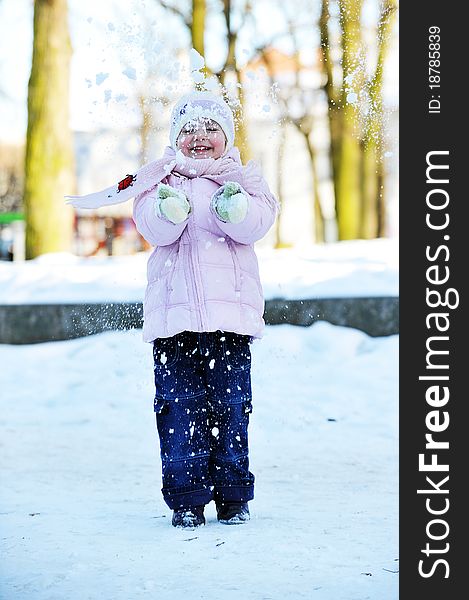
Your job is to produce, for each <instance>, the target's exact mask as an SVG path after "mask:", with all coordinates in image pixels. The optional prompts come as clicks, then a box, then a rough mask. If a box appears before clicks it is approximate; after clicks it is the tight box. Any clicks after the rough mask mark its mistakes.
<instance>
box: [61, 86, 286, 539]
mask: <svg viewBox="0 0 469 600" xmlns="http://www.w3.org/2000/svg"><path fill="white" fill-rule="evenodd" d="M170 142H171V147H170V148H167V149H166V151H165V154H164V157H163V159H161V160H157V161H154V162H153V163H149V164H148V165H146V166H144V167H142V168H141V169H140V170H139V171H138V172H137V173H136V174H135V175H127V176H126V177H125V178H124V179H123V180H122V181H120V182H119V183H118V184H117V186H114V187H111V188H108V189H107V190H104V191H103V192H98V193H96V194H90V195H89V196H84V197H82V198H80V197H69V202H70V203H71V204H73V205H74V206H77V207H82V208H91V207H93V208H94V207H96V206H102V205H105V204H114V203H117V202H122V201H124V200H127V199H128V198H131V197H135V196H136V198H135V202H134V209H133V218H134V221H135V224H136V227H137V229H138V231H139V232H140V233H141V235H142V236H143V237H144V238H145V239H146V240H147V241H148V242H149V243H150V244H152V245H154V246H156V248H155V250H154V251H153V253H152V255H151V256H150V258H149V261H148V269H147V274H148V286H147V290H146V293H145V301H144V325H143V338H144V340H145V341H146V342H151V343H153V356H154V373H155V388H156V393H155V400H154V410H155V412H156V422H157V428H158V433H159V439H160V449H161V461H162V470H163V475H162V479H163V488H162V492H163V497H164V499H165V501H166V503H167V505H168V506H169V508H171V509H172V510H173V511H174V512H173V519H172V524H173V525H174V526H176V527H196V526H199V525H203V524H205V518H204V507H205V505H206V504H207V503H208V502H210V501H211V500H212V499H214V500H215V503H216V509H217V517H218V520H219V521H220V522H222V523H227V524H235V523H243V522H245V521H247V520H248V519H249V509H248V504H247V503H248V501H249V500H252V498H253V497H254V475H253V474H252V473H251V472H250V471H249V459H248V422H249V413H250V412H251V411H252V406H251V399H252V396H251V354H250V343H251V342H252V341H253V339H254V338H260V337H262V333H263V328H264V321H263V311H264V299H263V294H262V288H261V284H260V279H259V272H258V265H257V258H256V255H255V252H254V242H256V241H257V240H259V239H261V238H262V237H263V236H264V235H265V234H266V233H267V231H268V230H269V229H270V227H271V226H272V225H273V223H274V220H275V217H276V214H277V211H278V203H277V201H276V199H275V198H274V197H273V195H272V194H271V193H270V191H269V189H268V186H267V184H266V182H265V181H264V179H263V178H262V176H261V174H260V171H259V169H258V167H257V166H256V165H255V164H254V163H253V162H252V161H250V162H249V163H248V164H247V165H246V166H243V165H242V164H241V160H240V155H239V151H238V150H237V149H236V148H235V147H233V142H234V121H233V115H232V112H231V110H230V108H229V106H228V104H226V103H225V102H224V101H223V100H222V99H221V98H219V97H217V96H215V95H214V94H211V93H209V92H194V93H191V94H189V95H187V96H184V97H183V98H181V99H180V100H179V102H178V103H177V104H176V106H175V107H174V109H173V112H172V116H171V125H170Z"/></svg>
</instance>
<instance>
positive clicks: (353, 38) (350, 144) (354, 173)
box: [336, 0, 363, 240]
mask: <svg viewBox="0 0 469 600" xmlns="http://www.w3.org/2000/svg"><path fill="white" fill-rule="evenodd" d="M362 1H363V0H339V7H340V24H341V29H342V71H343V84H342V91H341V102H340V104H341V112H342V127H341V136H340V138H341V139H340V149H339V162H338V173H337V187H336V190H337V198H336V202H337V217H338V223H337V224H338V232H339V239H340V240H353V239H356V238H358V237H359V235H360V218H361V183H360V174H361V150H360V132H359V131H358V130H357V125H358V123H359V120H358V109H357V108H356V107H355V105H354V104H353V103H350V102H348V100H347V92H346V86H345V81H347V78H348V77H352V78H353V82H354V86H355V89H360V86H361V85H362V84H361V83H360V80H363V70H362V69H361V68H360V65H359V60H360V57H361V23H360V16H361V7H362ZM357 82H358V83H357Z"/></svg>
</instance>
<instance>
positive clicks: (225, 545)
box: [0, 323, 399, 600]
mask: <svg viewBox="0 0 469 600" xmlns="http://www.w3.org/2000/svg"><path fill="white" fill-rule="evenodd" d="M397 347H398V337H397V336H392V337H389V338H369V337H368V336H366V335H365V334H363V333H361V332H359V331H357V330H353V329H346V328H341V327H335V326H333V325H330V324H328V323H318V324H316V325H314V326H313V327H310V328H296V327H293V326H289V325H283V326H277V327H268V328H267V331H266V336H265V338H264V340H263V341H261V342H258V343H255V344H254V346H253V348H252V352H253V389H254V412H253V414H252V419H251V425H250V445H251V470H252V471H253V472H254V473H255V475H256V498H255V500H254V501H253V502H251V503H250V507H251V514H252V519H251V521H250V522H249V523H248V524H246V525H243V526H238V527H235V526H232V527H229V526H225V525H222V524H218V523H217V521H216V517H215V508H214V505H213V503H212V504H210V505H209V506H208V507H207V509H206V516H207V517H208V519H207V526H206V527H205V528H201V529H198V530H196V531H180V530H175V529H174V528H172V527H171V525H170V511H169V510H168V509H167V507H166V505H165V504H164V503H163V501H162V498H161V493H160V486H161V476H160V460H159V456H158V446H157V437H156V427H155V424H154V414H153V412H152V411H153V406H152V400H153V399H152V391H153V383H152V363H151V361H152V358H151V346H150V345H147V344H144V343H143V342H142V341H141V332H140V331H125V332H112V333H103V334H100V335H97V336H92V337H88V338H83V339H78V340H73V341H68V342H57V343H50V344H40V345H35V346H0V364H1V365H2V366H3V368H2V371H1V372H0V395H1V401H0V410H1V415H0V429H1V446H0V447H1V454H0V460H1V487H0V537H1V547H0V552H1V556H2V558H1V561H0V598H1V599H2V600H23V599H25V600H26V599H27V600H86V599H92V600H98V599H104V600H138V599H140V598H151V599H157V600H167V599H171V600H179V599H181V598H187V599H188V600H189V599H190V600H198V599H204V600H212V599H213V600H215V599H217V600H218V599H220V600H225V599H227V600H231V599H233V600H234V599H236V600H251V599H252V600H254V599H255V600H262V599H265V600H267V599H270V600H281V599H282V600H283V599H285V598H305V599H310V598H311V599H318V600H366V599H371V600H395V599H397V598H398V577H399V576H398V575H397V574H396V573H395V571H397V570H398V569H399V562H398V561H397V558H398V554H397V552H398V455H397V451H398V429H397V421H398V405H397V390H398V382H397V368H398V367H397V360H398V350H397ZM329 419H330V420H329Z"/></svg>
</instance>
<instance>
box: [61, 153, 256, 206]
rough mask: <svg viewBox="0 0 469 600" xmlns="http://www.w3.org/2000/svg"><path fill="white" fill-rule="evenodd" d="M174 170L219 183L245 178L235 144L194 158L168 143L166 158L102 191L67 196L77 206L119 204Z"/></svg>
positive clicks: (144, 190) (241, 182)
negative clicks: (224, 151)
mask: <svg viewBox="0 0 469 600" xmlns="http://www.w3.org/2000/svg"><path fill="white" fill-rule="evenodd" d="M172 171H175V172H176V173H179V174H180V175H184V176H185V177H188V178H190V179H192V178H194V177H206V178H207V179H211V180H213V181H215V182H216V183H219V184H220V185H223V184H224V183H225V182H226V181H237V182H238V183H240V184H241V185H243V179H244V178H243V167H242V165H241V158H240V155H239V150H238V149H237V148H235V147H233V148H231V150H230V151H229V152H227V154H226V155H225V156H222V157H220V158H217V159H214V158H201V159H195V158H190V157H187V156H184V155H183V154H182V152H180V151H178V152H177V153H176V152H175V151H174V150H173V149H172V148H171V147H169V146H167V147H166V149H165V152H164V155H163V158H160V159H158V160H154V161H153V162H150V163H148V164H146V165H144V166H143V167H141V168H140V169H139V170H138V171H137V172H136V173H135V174H134V175H132V174H128V175H126V177H124V179H122V180H121V181H119V182H118V183H116V184H114V185H112V186H111V187H108V188H106V189H105V190H101V191H100V192H94V193H92V194H87V195H86V196H65V198H66V203H67V204H71V205H72V206H74V207H75V208H99V207H100V206H110V205H112V204H120V203H122V202H126V201H127V200H130V199H131V198H134V197H135V196H138V195H139V194H142V193H143V192H146V191H147V190H149V189H152V188H154V187H155V186H156V185H158V183H160V182H161V181H162V180H163V179H164V178H165V177H168V176H169V174H170V173H171V172H172Z"/></svg>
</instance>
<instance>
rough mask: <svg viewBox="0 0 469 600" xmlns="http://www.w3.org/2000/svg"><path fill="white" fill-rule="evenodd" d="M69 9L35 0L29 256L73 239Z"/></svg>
mask: <svg viewBox="0 0 469 600" xmlns="http://www.w3.org/2000/svg"><path fill="white" fill-rule="evenodd" d="M67 12H68V11H67V1H66V0H35V2H34V41H33V59H32V67H31V75H30V78H29V84H28V128H27V134H26V153H25V185H24V205H25V218H26V258H27V259H30V258H34V257H36V256H38V255H40V254H44V253H46V252H58V251H69V250H70V246H71V241H72V234H73V211H72V210H71V209H70V208H69V207H67V206H66V205H65V204H64V199H63V197H64V195H66V194H71V193H74V191H75V190H74V187H75V180H74V157H73V149H72V148H73V146H72V136H71V132H70V129H69V65H70V57H71V54H72V48H71V43H70V37H69V32H68V22H67Z"/></svg>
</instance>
